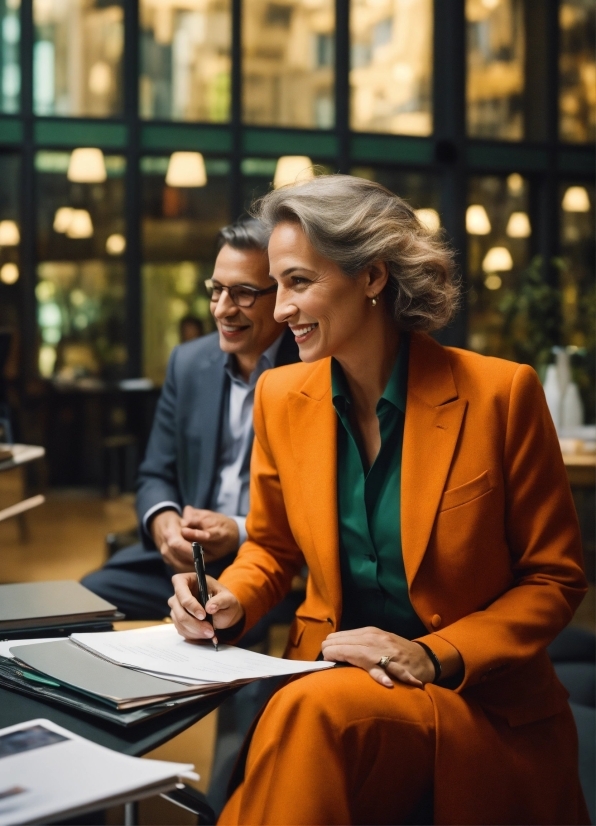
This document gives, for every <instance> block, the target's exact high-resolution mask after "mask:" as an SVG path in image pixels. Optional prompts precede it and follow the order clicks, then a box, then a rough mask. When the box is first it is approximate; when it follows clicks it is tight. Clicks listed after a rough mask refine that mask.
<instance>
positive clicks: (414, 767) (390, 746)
mask: <svg viewBox="0 0 596 826" xmlns="http://www.w3.org/2000/svg"><path fill="white" fill-rule="evenodd" d="M434 753H435V720H434V710H433V705H432V702H431V700H430V697H429V696H428V694H427V693H426V692H425V691H423V690H421V689H418V688H412V687H409V686H405V685H403V684H399V683H398V684H396V685H395V686H394V688H393V689H388V688H384V687H383V686H380V685H379V684H378V683H376V682H374V681H373V680H372V678H371V677H369V675H368V674H367V673H366V672H365V671H362V670H360V669H358V668H337V669H332V670H330V671H322V672H316V673H313V674H308V675H306V676H304V677H300V678H299V679H297V680H294V681H292V682H291V683H289V684H288V685H286V686H285V687H284V688H282V689H281V690H280V691H278V692H277V693H276V694H274V695H273V697H272V698H271V700H270V701H269V703H268V705H267V707H266V709H265V711H264V712H263V715H262V717H261V719H260V720H259V722H258V724H257V726H256V728H255V730H254V733H253V736H252V740H251V743H250V748H249V751H248V756H247V760H246V770H245V775H244V780H243V782H242V783H241V784H240V786H239V787H238V788H237V789H236V791H235V792H234V794H233V795H232V797H231V798H230V800H229V801H228V803H227V804H226V806H225V808H224V810H223V812H222V814H221V817H220V819H219V821H218V823H219V824H275V825H276V826H280V824H283V826H289V825H290V824H304V826H306V824H308V825H309V826H312V825H313V824H336V823H337V824H348V823H368V824H381V823H391V824H395V823H405V822H407V818H408V815H409V814H410V813H411V812H412V811H413V810H414V809H415V808H416V805H417V804H418V801H419V800H420V798H421V797H422V795H423V794H424V793H425V792H426V791H427V790H429V789H430V787H431V785H432V777H433V764H434Z"/></svg>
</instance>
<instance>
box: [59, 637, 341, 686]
mask: <svg viewBox="0 0 596 826" xmlns="http://www.w3.org/2000/svg"><path fill="white" fill-rule="evenodd" d="M70 639H71V640H73V641H74V642H76V643H77V644H78V645H81V646H83V647H84V648H87V649H88V650H89V651H93V652H94V653H95V654H99V656H100V657H103V658H104V659H107V660H110V661H111V662H114V663H117V664H118V665H126V666H128V667H129V668H135V669H138V670H140V671H147V672H149V673H151V674H157V675H159V676H168V677H178V678H181V679H184V680H189V681H191V682H193V683H201V682H208V683H219V684H230V683H235V682H237V681H247V680H258V679H261V678H265V677H277V676H283V675H289V674H304V673H306V672H309V671H320V670H322V669H326V668H332V667H333V665H334V663H331V662H305V661H304V660H283V659H280V658H278V657H268V656H267V655H266V654H257V653H255V652H254V651H248V650H246V649H244V648H236V647H235V646H233V645H220V646H219V651H216V650H215V648H214V647H213V645H212V644H211V643H210V642H209V643H204V642H201V643H195V642H188V641H187V640H185V639H184V638H183V637H181V636H180V635H179V634H178V633H177V631H176V628H175V627H174V626H173V625H158V626H154V627H151V628H141V629H138V630H135V631H106V632H103V633H97V634H72V635H71V637H70Z"/></svg>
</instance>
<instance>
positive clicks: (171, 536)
mask: <svg viewBox="0 0 596 826" xmlns="http://www.w3.org/2000/svg"><path fill="white" fill-rule="evenodd" d="M181 526H182V518H181V516H180V514H178V513H177V512H176V511H162V512H161V513H158V514H157V516H154V517H153V519H152V520H151V523H150V525H149V530H150V531H151V536H152V537H153V541H154V542H155V544H156V546H157V548H158V549H159V552H160V553H161V555H162V557H163V560H164V562H167V564H168V565H170V566H171V567H172V568H173V569H174V570H175V571H177V572H178V573H181V572H183V571H194V563H193V558H192V548H191V546H190V542H187V541H186V539H185V538H184V537H183V536H182V532H181Z"/></svg>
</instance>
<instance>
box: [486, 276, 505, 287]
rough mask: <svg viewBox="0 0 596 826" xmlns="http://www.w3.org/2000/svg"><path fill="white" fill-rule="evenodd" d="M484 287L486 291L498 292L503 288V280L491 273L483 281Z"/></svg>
mask: <svg viewBox="0 0 596 826" xmlns="http://www.w3.org/2000/svg"><path fill="white" fill-rule="evenodd" d="M484 286H485V287H486V289H487V290H500V289H501V287H502V286H503V279H502V278H501V276H500V275H497V274H496V273H494V272H493V273H491V274H490V275H487V276H486V278H485V279H484Z"/></svg>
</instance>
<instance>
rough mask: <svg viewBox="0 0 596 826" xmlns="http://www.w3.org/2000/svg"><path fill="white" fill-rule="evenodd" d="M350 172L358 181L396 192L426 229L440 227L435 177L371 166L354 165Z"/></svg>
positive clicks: (437, 190) (424, 173)
mask: <svg viewBox="0 0 596 826" xmlns="http://www.w3.org/2000/svg"><path fill="white" fill-rule="evenodd" d="M350 172H351V174H352V175H356V176H357V177H358V178H366V179H367V180H369V181H376V182H377V183H379V184H382V185H383V186H385V187H387V189H390V190H391V192H395V194H396V195H399V197H400V198H403V199H404V200H405V201H407V202H408V203H409V204H410V206H411V207H412V208H413V209H414V210H415V211H416V214H417V216H418V218H419V219H420V220H421V221H422V222H423V223H424V224H425V225H426V226H427V227H428V228H429V229H432V230H438V229H439V227H440V226H441V218H440V215H439V198H440V194H439V187H438V180H437V178H436V177H435V176H434V175H430V174H428V173H426V172H407V171H405V170H399V169H388V168H385V167H373V166H355V167H353V168H352V169H351V170H350Z"/></svg>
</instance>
